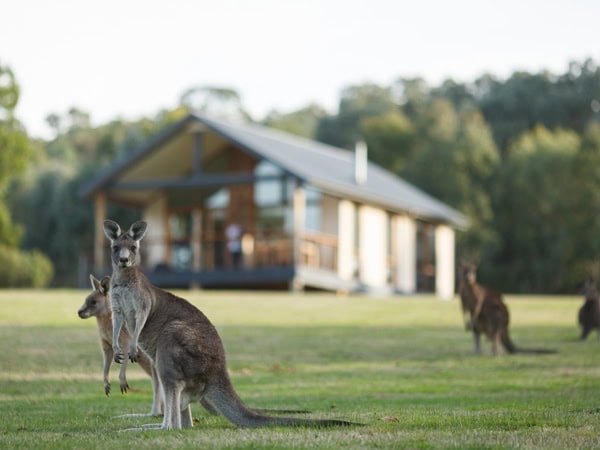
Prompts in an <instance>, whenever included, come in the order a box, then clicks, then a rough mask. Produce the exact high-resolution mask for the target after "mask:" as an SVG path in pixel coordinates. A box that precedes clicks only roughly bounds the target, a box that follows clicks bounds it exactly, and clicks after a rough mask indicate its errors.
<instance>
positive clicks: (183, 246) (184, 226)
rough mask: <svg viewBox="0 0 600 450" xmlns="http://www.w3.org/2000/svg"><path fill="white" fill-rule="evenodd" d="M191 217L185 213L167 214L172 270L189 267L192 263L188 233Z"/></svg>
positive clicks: (190, 226) (189, 232) (190, 227)
mask: <svg viewBox="0 0 600 450" xmlns="http://www.w3.org/2000/svg"><path fill="white" fill-rule="evenodd" d="M191 232H192V218H191V215H190V214H189V213H187V214H171V215H170V216H169V237H170V244H171V245H170V259H171V268H172V269H174V270H186V269H190V268H191V265H192V250H191V248H190V235H191Z"/></svg>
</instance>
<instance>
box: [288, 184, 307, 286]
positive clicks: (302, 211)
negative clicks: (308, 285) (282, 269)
mask: <svg viewBox="0 0 600 450" xmlns="http://www.w3.org/2000/svg"><path fill="white" fill-rule="evenodd" d="M292 202H293V203H292V209H293V217H294V230H293V232H292V235H293V236H294V267H295V268H296V270H295V274H294V279H293V280H292V283H291V286H290V289H291V290H292V291H301V290H303V289H304V280H303V279H302V277H301V276H299V274H298V269H299V268H300V266H301V265H302V247H301V246H302V236H303V235H304V223H305V221H306V191H305V190H304V186H302V184H301V183H300V182H297V183H296V186H295V187H294V194H293V200H292Z"/></svg>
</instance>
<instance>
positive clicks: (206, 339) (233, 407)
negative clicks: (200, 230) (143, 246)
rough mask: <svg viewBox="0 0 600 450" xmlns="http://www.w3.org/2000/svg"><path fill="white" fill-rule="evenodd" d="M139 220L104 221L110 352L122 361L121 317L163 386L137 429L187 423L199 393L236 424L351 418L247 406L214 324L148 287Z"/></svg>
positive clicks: (134, 353)
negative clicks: (159, 411)
mask: <svg viewBox="0 0 600 450" xmlns="http://www.w3.org/2000/svg"><path fill="white" fill-rule="evenodd" d="M146 227H147V225H146V222H143V221H138V222H135V223H134V224H133V225H131V227H130V228H129V230H128V231H126V232H123V231H122V230H121V227H120V226H119V224H118V223H116V222H114V221H112V220H106V221H104V227H103V228H104V233H105V234H106V236H107V238H108V239H109V240H110V242H111V262H112V269H113V274H112V278H111V302H112V310H113V351H114V359H115V361H116V362H118V363H122V362H124V360H125V358H126V355H125V354H124V352H123V350H122V349H121V347H120V343H119V340H118V333H119V331H120V329H121V327H122V326H123V322H125V323H126V324H127V327H128V328H129V330H130V331H131V341H130V343H129V348H128V350H127V354H128V357H129V360H130V361H132V362H136V361H138V359H139V355H140V351H139V349H138V346H139V348H140V349H141V350H143V351H144V352H146V353H147V354H148V355H149V356H150V358H151V359H152V360H153V362H154V366H155V368H156V372H157V375H158V378H159V381H160V385H161V387H162V389H163V393H164V403H165V404H164V417H163V422H162V424H149V425H144V426H143V428H161V429H169V430H171V429H181V428H188V427H192V414H191V409H190V403H191V402H192V401H201V400H204V401H205V402H206V403H208V404H209V405H211V406H212V407H213V408H214V409H216V410H217V411H218V412H219V413H221V414H222V415H223V416H225V418H227V419H228V420H229V421H230V422H232V423H233V424H235V425H237V426H238V427H264V426H269V425H289V426H303V425H314V426H336V425H337V426H349V425H356V424H353V423H351V422H346V421H341V420H313V419H298V418H289V417H273V416H267V415H263V414H260V413H258V412H256V411H253V410H252V409H250V408H248V407H247V406H246V405H245V404H244V403H243V402H242V400H241V399H240V397H239V396H238V394H237V393H236V391H235V389H234V388H233V385H232V383H231V380H230V378H229V373H228V371H227V362H226V356H225V349H224V347H223V343H222V342H221V338H220V337H219V334H218V333H217V330H216V328H215V327H214V326H213V324H212V323H211V322H210V321H209V319H208V318H207V317H206V316H205V315H204V314H203V313H202V312H201V311H200V310H199V309H198V308H196V307H195V306H194V305H192V304H191V303H189V302H188V301H187V300H185V299H183V298H181V297H177V296H176V295H173V294H172V293H170V292H167V291H164V290H162V289H160V288H158V287H156V286H154V285H153V284H152V283H151V282H150V281H149V280H148V278H147V277H146V276H145V275H144V274H143V273H142V271H141V270H140V267H139V266H140V241H141V240H142V238H143V237H144V235H145V233H146Z"/></svg>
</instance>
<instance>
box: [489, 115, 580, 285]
mask: <svg viewBox="0 0 600 450" xmlns="http://www.w3.org/2000/svg"><path fill="white" fill-rule="evenodd" d="M579 147H580V139H579V136H578V135H577V134H576V133H575V132H573V131H568V130H556V131H550V130H548V129H547V128H545V127H543V126H541V125H538V126H537V127H535V128H534V129H533V130H532V131H529V132H525V133H523V134H522V135H521V136H520V137H519V138H518V139H516V141H515V143H514V144H513V145H512V146H511V148H510V150H509V156H508V159H507V160H506V161H505V163H504V164H503V166H502V168H501V171H500V173H499V177H498V180H497V182H496V184H495V192H494V203H495V205H494V207H495V210H496V211H498V214H497V217H496V227H497V230H498V233H499V235H500V236H501V237H502V239H501V243H500V246H499V251H498V254H497V257H496V259H495V265H496V271H495V272H496V280H495V281H496V282H497V285H498V286H499V287H507V288H510V289H511V290H513V291H517V292H559V291H564V290H566V289H567V288H569V287H570V288H571V289H572V288H573V286H572V285H571V283H572V281H573V280H572V277H571V275H570V274H571V270H572V268H573V267H574V265H575V264H577V261H578V260H579V255H577V253H576V249H577V245H576V241H577V240H578V239H580V236H577V235H576V234H575V233H574V231H575V229H574V221H573V218H574V216H573V213H574V208H573V201H574V198H575V197H576V195H577V192H578V186H577V179H576V178H575V177H573V169H574V166H575V161H576V159H577V153H578V151H579ZM588 217H589V216H588Z"/></svg>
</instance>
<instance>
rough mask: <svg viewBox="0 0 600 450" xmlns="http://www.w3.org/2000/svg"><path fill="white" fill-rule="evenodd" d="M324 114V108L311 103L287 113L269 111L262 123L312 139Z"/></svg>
mask: <svg viewBox="0 0 600 450" xmlns="http://www.w3.org/2000/svg"><path fill="white" fill-rule="evenodd" d="M325 116H326V113H325V110H324V109H323V108H322V107H321V106H319V105H317V104H315V103H313V104H311V105H308V106H306V107H304V108H301V109H299V110H297V111H292V112H290V113H287V114H283V113H280V112H278V111H271V112H270V113H269V114H268V115H267V117H266V118H265V119H264V120H263V124H264V125H266V126H268V127H271V128H276V129H279V130H283V131H287V132H288V133H292V134H296V135H298V136H303V137H305V138H308V139H314V137H315V136H316V134H317V127H318V126H319V121H320V120H321V119H322V118H323V117H325Z"/></svg>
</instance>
